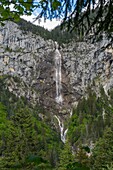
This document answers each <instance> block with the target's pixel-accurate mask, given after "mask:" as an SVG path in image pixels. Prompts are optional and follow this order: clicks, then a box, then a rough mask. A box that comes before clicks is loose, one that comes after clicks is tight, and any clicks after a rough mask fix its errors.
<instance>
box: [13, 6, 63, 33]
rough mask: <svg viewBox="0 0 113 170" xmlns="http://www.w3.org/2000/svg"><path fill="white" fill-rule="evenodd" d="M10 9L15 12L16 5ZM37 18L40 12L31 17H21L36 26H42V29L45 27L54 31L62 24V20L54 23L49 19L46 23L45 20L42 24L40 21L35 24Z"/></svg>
mask: <svg viewBox="0 0 113 170" xmlns="http://www.w3.org/2000/svg"><path fill="white" fill-rule="evenodd" d="M10 9H11V10H13V9H14V5H12V4H11V5H10ZM36 16H38V12H35V13H33V14H32V15H31V16H27V15H23V16H21V18H23V19H25V20H26V21H30V22H32V23H33V24H35V25H39V26H42V27H44V28H45V29H48V30H52V29H54V28H55V27H56V26H58V25H60V23H61V20H57V19H52V21H50V20H49V19H47V20H46V22H44V18H42V19H41V22H40V23H39V21H38V20H36V21H35V22H33V21H34V20H35V18H36Z"/></svg>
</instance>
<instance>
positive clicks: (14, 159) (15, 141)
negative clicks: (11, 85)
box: [0, 76, 113, 170]
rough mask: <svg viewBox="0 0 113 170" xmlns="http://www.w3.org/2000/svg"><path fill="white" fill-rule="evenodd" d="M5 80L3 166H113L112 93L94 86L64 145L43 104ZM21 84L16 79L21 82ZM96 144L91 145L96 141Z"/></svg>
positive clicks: (0, 121) (1, 84)
mask: <svg viewBox="0 0 113 170" xmlns="http://www.w3.org/2000/svg"><path fill="white" fill-rule="evenodd" d="M8 78H9V77H8V76H3V77H1V78H0V89H1V91H0V169H3V170H5V169H6V170H7V169H11V170H13V169H14V170H16V169H17V170H19V169H20V170H24V169H28V170H31V169H32V170H36V169H37V170H47V169H48V170H50V169H52V170H76V169H77V170H79V169H80V170H85V169H86V170H89V169H90V170H97V169H98V170H102V168H103V169H104V170H105V169H106V170H108V169H109V168H112V165H113V159H112V158H113V147H112V146H113V139H112V138H113V128H112V127H113V126H112V121H113V114H112V113H113V91H112V90H110V91H109V98H108V97H107V96H106V94H105V93H104V89H103V88H100V96H98V97H97V95H96V93H94V92H93V91H92V90H91V89H90V90H89V94H88V97H87V98H83V99H81V100H80V102H79V103H78V106H77V108H75V109H74V110H73V115H72V118H71V120H70V123H69V131H68V137H67V142H66V144H65V145H63V144H62V143H61V141H60V138H59V135H58V134H57V133H56V131H55V130H54V129H53V127H51V125H50V122H46V120H45V119H43V120H42V119H40V117H39V110H40V109H37V108H38V107H36V108H35V107H33V106H32V105H31V104H30V103H29V102H28V101H27V100H26V99H25V98H24V97H22V98H18V97H16V96H15V95H14V94H12V93H11V92H9V90H8V89H7V85H6V83H5V82H6V79H8ZM16 82H17V81H16ZM91 142H92V143H91Z"/></svg>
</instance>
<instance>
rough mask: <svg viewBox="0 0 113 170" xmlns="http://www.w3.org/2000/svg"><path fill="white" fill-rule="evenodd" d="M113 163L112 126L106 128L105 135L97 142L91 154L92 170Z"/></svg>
mask: <svg viewBox="0 0 113 170" xmlns="http://www.w3.org/2000/svg"><path fill="white" fill-rule="evenodd" d="M111 164H113V131H112V129H111V128H106V130H105V132H104V135H103V137H102V138H100V139H99V141H98V142H97V143H96V145H95V147H94V149H93V151H92V156H91V168H92V170H97V169H98V170H102V168H105V169H107V167H108V166H110V165H111Z"/></svg>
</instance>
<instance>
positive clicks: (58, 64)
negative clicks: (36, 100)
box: [55, 42, 63, 104]
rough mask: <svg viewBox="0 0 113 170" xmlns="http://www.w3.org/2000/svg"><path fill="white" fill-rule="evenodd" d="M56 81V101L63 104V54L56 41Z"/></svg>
mask: <svg viewBox="0 0 113 170" xmlns="http://www.w3.org/2000/svg"><path fill="white" fill-rule="evenodd" d="M55 46H56V50H55V81H56V102H57V103H59V104H62V101H63V98H62V94H61V90H62V83H61V81H62V77H61V76H62V74H61V65H62V64H61V54H60V51H59V50H58V44H57V42H55Z"/></svg>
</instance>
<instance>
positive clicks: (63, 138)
mask: <svg viewBox="0 0 113 170" xmlns="http://www.w3.org/2000/svg"><path fill="white" fill-rule="evenodd" d="M55 118H56V119H57V120H58V124H59V128H60V136H61V141H62V142H63V143H65V142H66V135H67V132H68V129H66V130H64V123H63V121H60V118H59V117H58V116H56V115H55Z"/></svg>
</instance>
